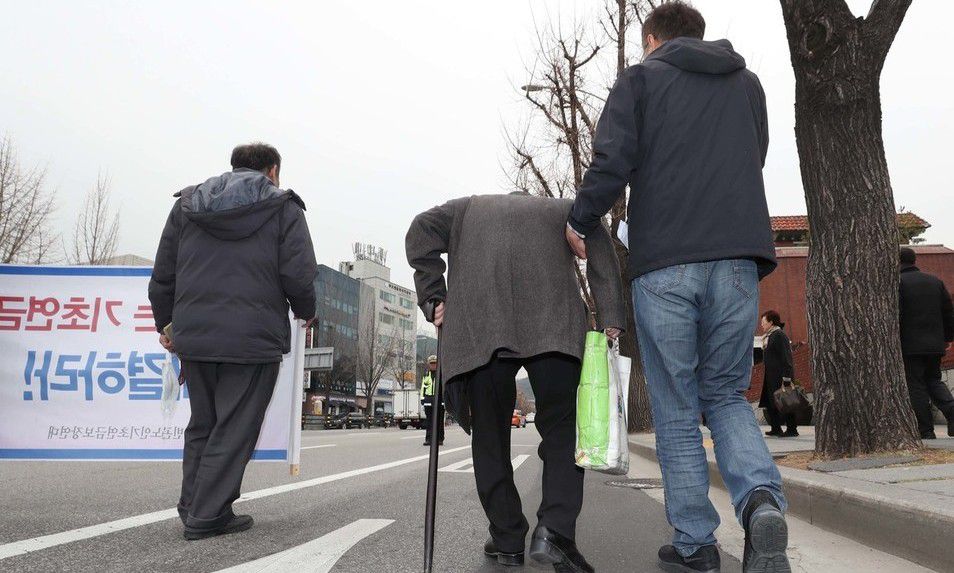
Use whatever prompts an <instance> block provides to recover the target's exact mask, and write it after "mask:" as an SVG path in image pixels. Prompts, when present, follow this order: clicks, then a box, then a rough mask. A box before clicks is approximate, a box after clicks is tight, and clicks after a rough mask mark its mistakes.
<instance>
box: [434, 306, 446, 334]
mask: <svg viewBox="0 0 954 573" xmlns="http://www.w3.org/2000/svg"><path fill="white" fill-rule="evenodd" d="M442 324H444V303H443V302H441V303H438V305H437V306H436V307H434V326H436V327H438V328H439V327H440V326H441V325H442Z"/></svg>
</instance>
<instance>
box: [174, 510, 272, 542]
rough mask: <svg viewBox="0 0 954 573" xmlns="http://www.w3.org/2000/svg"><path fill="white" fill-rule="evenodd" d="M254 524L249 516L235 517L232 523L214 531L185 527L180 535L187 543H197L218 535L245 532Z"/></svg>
mask: <svg viewBox="0 0 954 573" xmlns="http://www.w3.org/2000/svg"><path fill="white" fill-rule="evenodd" d="M254 523H255V520H254V519H252V516H251V515H236V516H235V517H233V518H232V521H230V522H228V523H226V524H225V525H223V526H222V527H216V528H215V529H192V528H189V527H186V530H185V531H184V532H183V533H182V536H183V537H185V538H186V539H187V540H188V541H198V540H200V539H208V538H209V537H216V536H218V535H228V534H230V533H238V532H239V531H245V530H246V529H249V528H250V527H252V525H253V524H254Z"/></svg>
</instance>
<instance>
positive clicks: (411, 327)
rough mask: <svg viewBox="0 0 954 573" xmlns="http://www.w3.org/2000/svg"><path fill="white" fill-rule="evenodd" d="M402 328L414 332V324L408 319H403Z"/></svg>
mask: <svg viewBox="0 0 954 573" xmlns="http://www.w3.org/2000/svg"><path fill="white" fill-rule="evenodd" d="M401 328H403V329H404V330H414V323H413V322H411V321H410V320H408V319H406V318H402V319H401Z"/></svg>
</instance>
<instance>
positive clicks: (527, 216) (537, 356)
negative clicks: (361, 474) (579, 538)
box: [405, 193, 626, 572]
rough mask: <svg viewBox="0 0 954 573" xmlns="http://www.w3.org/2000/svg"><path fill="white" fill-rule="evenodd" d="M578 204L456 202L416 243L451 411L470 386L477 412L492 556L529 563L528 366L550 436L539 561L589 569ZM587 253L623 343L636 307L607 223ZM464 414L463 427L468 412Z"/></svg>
mask: <svg viewBox="0 0 954 573" xmlns="http://www.w3.org/2000/svg"><path fill="white" fill-rule="evenodd" d="M572 204H573V202H572V201H569V200H561V199H548V198H543V197H532V196H530V195H527V194H525V193H516V194H510V195H480V196H474V197H465V198H462V199H455V200H453V201H449V202H447V203H445V204H444V205H441V206H438V207H434V208H433V209H430V210H428V211H425V212H423V213H421V214H420V215H418V216H417V217H415V219H414V222H413V223H412V224H411V228H410V229H409V230H408V232H407V239H406V243H405V244H406V248H407V260H408V263H409V264H410V265H411V266H412V267H413V268H414V270H415V272H414V284H415V286H416V287H417V296H418V302H419V303H420V304H421V305H422V307H423V306H424V305H425V304H427V303H428V302H438V303H440V304H438V306H437V309H436V312H435V313H434V317H435V318H434V324H435V325H437V326H438V327H440V328H441V331H440V335H439V336H440V355H439V356H438V359H439V361H440V364H441V372H442V380H446V381H449V385H450V388H451V389H449V390H448V392H447V395H448V398H447V399H446V400H445V402H446V404H447V406H448V410H449V411H450V409H451V407H452V401H451V400H450V398H449V396H450V395H452V394H454V391H453V390H452V389H453V388H456V389H461V388H466V389H467V391H466V392H465V393H464V394H465V395H466V404H464V405H463V407H464V408H466V409H468V410H469V411H470V418H471V427H472V438H473V455H474V475H475V478H476V482H477V495H478V497H479V498H480V501H481V504H482V505H483V507H484V512H485V513H486V514H487V518H488V520H489V521H490V540H489V541H488V542H487V543H486V544H485V546H484V551H485V553H486V554H487V555H488V556H490V557H493V558H495V559H496V560H497V561H498V562H499V563H503V564H506V565H518V564H522V563H523V561H524V546H525V543H526V535H527V532H528V530H529V524H528V523H527V519H526V518H525V517H524V515H523V509H522V506H521V504H520V495H519V494H518V493H517V488H516V486H515V485H514V482H513V468H512V467H511V462H510V460H511V456H510V420H511V415H512V413H513V409H514V402H515V400H516V386H515V381H514V379H515V377H516V375H517V372H518V371H519V370H520V368H521V367H523V368H526V370H527V373H528V374H529V376H530V384H531V385H532V386H533V391H534V394H535V395H536V398H537V417H536V424H535V425H536V428H537V430H538V431H539V432H540V436H541V437H542V438H543V440H542V442H541V444H540V447H539V450H538V453H539V455H540V458H541V459H542V460H543V499H542V501H541V504H540V508H539V510H538V511H537V520H538V525H537V528H536V529H535V530H534V533H533V536H532V540H531V544H530V555H531V557H533V558H534V559H536V560H539V561H542V562H544V563H550V564H557V565H561V566H562V567H563V569H560V570H565V571H572V572H587V571H592V570H593V569H592V567H590V565H589V564H587V563H586V560H585V559H584V558H583V556H582V555H581V554H580V553H579V551H578V550H577V548H576V543H575V536H576V519H577V517H578V515H579V513H580V509H581V507H582V503H583V470H582V469H580V468H579V467H577V466H576V465H575V463H574V446H575V436H576V433H575V432H576V388H577V385H578V384H579V381H580V360H581V358H582V356H583V347H584V338H585V335H586V331H587V328H588V327H587V313H586V306H585V305H584V303H583V299H582V298H581V296H580V286H579V282H578V280H577V275H576V271H575V270H574V267H575V265H576V263H575V261H574V258H573V254H572V253H571V252H570V249H569V247H568V246H567V244H566V241H565V240H564V238H563V237H564V235H563V228H564V226H565V225H566V218H567V216H568V215H569V213H570V207H571V205H572ZM586 245H587V248H589V249H590V259H589V263H588V264H587V268H586V276H587V278H588V282H589V287H590V292H591V294H592V296H593V299H594V300H595V302H596V311H597V318H598V326H599V327H600V328H606V329H607V334H608V335H610V336H613V337H615V336H617V335H618V334H619V328H618V327H620V326H621V325H624V324H625V322H624V321H625V317H626V315H625V314H624V313H625V312H626V311H625V309H626V306H625V303H624V301H623V296H622V285H621V284H620V274H619V266H618V264H617V261H616V255H615V253H614V250H613V244H612V242H611V240H610V237H609V233H607V232H606V229H605V228H604V227H603V226H599V227H598V228H597V229H595V230H594V231H593V232H592V233H591V234H590V235H589V236H588V237H587V239H586ZM444 253H446V254H447V261H448V265H449V271H448V272H447V278H446V280H445V276H444V273H445V269H447V266H445V264H444V261H443V259H442V258H441V255H442V254H444ZM445 307H446V309H445ZM614 327H615V328H614ZM452 413H453V414H454V418H455V419H457V420H461V415H460V414H461V412H460V411H453V412H452ZM465 418H466V417H465Z"/></svg>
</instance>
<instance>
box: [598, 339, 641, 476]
mask: <svg viewBox="0 0 954 573" xmlns="http://www.w3.org/2000/svg"><path fill="white" fill-rule="evenodd" d="M606 359H607V362H608V368H609V409H610V419H609V448H608V449H607V455H606V466H607V467H606V469H603V470H600V471H603V472H605V473H608V474H614V475H623V474H626V473H628V472H629V433H628V432H627V427H628V416H627V410H626V408H627V404H628V403H629V402H628V400H629V373H630V369H631V368H632V365H633V361H632V359H631V358H627V357H626V356H620V353H619V345H618V344H615V343H614V344H613V345H612V347H611V348H610V350H609V352H608V353H607V355H606Z"/></svg>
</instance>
